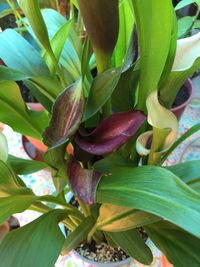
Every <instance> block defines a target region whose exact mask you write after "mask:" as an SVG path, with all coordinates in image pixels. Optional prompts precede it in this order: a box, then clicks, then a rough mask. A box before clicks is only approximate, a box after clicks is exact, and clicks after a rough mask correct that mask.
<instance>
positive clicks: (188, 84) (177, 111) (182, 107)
mask: <svg viewBox="0 0 200 267" xmlns="http://www.w3.org/2000/svg"><path fill="white" fill-rule="evenodd" d="M185 87H186V88H187V90H188V93H189V98H188V99H187V100H186V101H185V102H184V103H183V104H181V105H180V106H178V107H175V108H172V112H173V113H174V114H175V115H176V117H177V119H178V120H180V118H181V116H182V114H183V112H184V110H185V108H186V106H187V105H188V103H189V102H190V101H191V99H192V96H193V86H192V81H191V80H190V79H188V80H187V81H186V82H185Z"/></svg>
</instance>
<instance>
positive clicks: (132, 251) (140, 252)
mask: <svg viewBox="0 0 200 267" xmlns="http://www.w3.org/2000/svg"><path fill="white" fill-rule="evenodd" d="M107 234H108V235H109V236H110V237H111V239H112V240H113V241H114V242H115V243H116V244H118V246H120V247H121V248H122V249H123V250H124V251H125V252H126V253H127V254H128V255H129V256H131V257H133V258H134V259H136V260H138V261H139V262H141V263H143V264H145V265H146V264H147V265H150V264H151V262H152V260H153V255H152V252H151V250H150V248H149V247H148V246H147V245H146V244H145V242H144V240H143V239H142V237H141V236H140V234H139V233H138V231H137V230H135V229H132V230H129V231H126V232H120V233H107Z"/></svg>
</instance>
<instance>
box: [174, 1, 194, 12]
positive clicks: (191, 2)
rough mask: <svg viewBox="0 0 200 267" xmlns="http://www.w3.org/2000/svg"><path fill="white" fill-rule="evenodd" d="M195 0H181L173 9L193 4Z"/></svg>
mask: <svg viewBox="0 0 200 267" xmlns="http://www.w3.org/2000/svg"><path fill="white" fill-rule="evenodd" d="M195 2H196V1H195V0H182V1H179V3H178V4H177V5H176V7H175V10H176V11H177V10H179V9H181V8H183V7H185V6H188V5H190V4H193V3H195Z"/></svg>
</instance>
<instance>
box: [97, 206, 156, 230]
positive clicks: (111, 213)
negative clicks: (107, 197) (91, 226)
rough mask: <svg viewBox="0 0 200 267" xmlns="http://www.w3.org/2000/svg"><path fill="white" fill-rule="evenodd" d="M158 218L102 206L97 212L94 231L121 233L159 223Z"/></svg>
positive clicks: (128, 209) (132, 210)
mask: <svg viewBox="0 0 200 267" xmlns="http://www.w3.org/2000/svg"><path fill="white" fill-rule="evenodd" d="M159 220H160V218H159V217H157V216H155V215H152V214H150V213H147V212H143V211H140V210H136V209H131V208H125V207H121V206H115V205H110V204H103V205H101V207H100V210H99V217H98V219H97V223H96V225H95V228H96V229H99V230H103V231H108V232H121V231H126V230H129V229H133V228H136V227H141V226H144V225H146V224H150V223H153V222H156V221H159Z"/></svg>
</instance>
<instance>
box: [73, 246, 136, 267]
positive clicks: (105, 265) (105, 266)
mask: <svg viewBox="0 0 200 267" xmlns="http://www.w3.org/2000/svg"><path fill="white" fill-rule="evenodd" d="M73 253H74V254H75V255H76V256H77V257H78V258H79V259H81V260H83V261H84V262H86V263H89V264H92V265H94V266H97V267H120V266H123V265H125V264H130V263H131V261H132V258H131V257H129V258H127V259H125V260H122V261H117V262H97V261H93V260H90V259H87V258H86V257H84V256H82V255H80V254H79V253H78V252H77V251H76V250H73Z"/></svg>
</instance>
